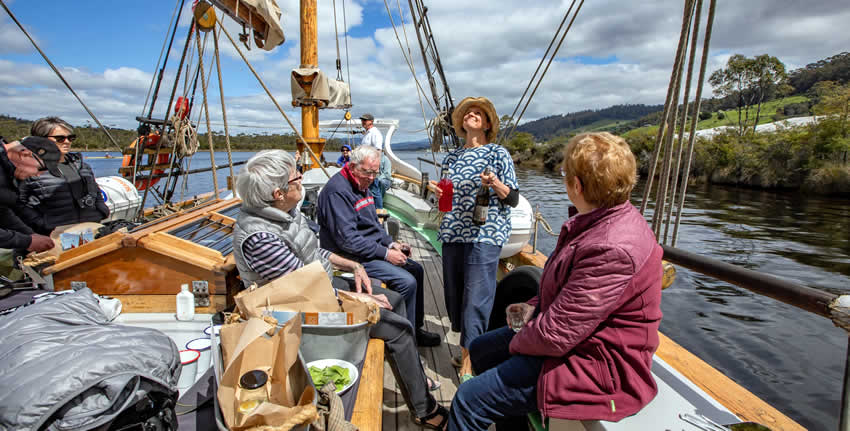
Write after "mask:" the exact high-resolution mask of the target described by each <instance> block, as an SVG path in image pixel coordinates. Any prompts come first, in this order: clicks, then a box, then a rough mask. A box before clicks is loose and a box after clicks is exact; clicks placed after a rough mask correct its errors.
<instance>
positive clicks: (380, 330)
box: [333, 277, 430, 417]
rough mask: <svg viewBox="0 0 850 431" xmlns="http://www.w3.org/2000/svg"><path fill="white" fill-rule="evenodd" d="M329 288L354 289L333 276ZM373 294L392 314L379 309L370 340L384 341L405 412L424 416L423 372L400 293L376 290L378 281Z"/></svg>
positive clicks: (425, 394) (428, 395)
mask: <svg viewBox="0 0 850 431" xmlns="http://www.w3.org/2000/svg"><path fill="white" fill-rule="evenodd" d="M333 285H334V287H335V288H337V289H342V290H349V291H351V290H354V284H353V281H352V280H345V279H343V278H341V277H334V279H333ZM372 294H373V295H386V296H387V300H388V302H389V303H390V305H392V306H393V311H390V310H385V309H383V308H382V309H381V320H379V321H378V323H377V324H375V325H373V326H372V328H371V329H370V330H369V336H370V337H371V338H377V339H379V340H384V347H385V350H386V352H387V360H388V361H389V363H390V368H391V369H392V370H393V374H394V375H395V379H396V381H397V382H398V386H399V388H401V395H402V397H404V401H405V403H407V407H408V409H410V411H411V412H413V414H414V415H416V417H423V416H425V415H426V414H428V413H429V412H428V408H429V404H430V403H429V397H430V394H428V388H427V384H426V382H425V370H424V369H422V362H420V360H419V351H418V350H417V349H416V338H415V335H414V331H413V327H412V326H410V322H409V321H408V320H407V316H406V310H405V308H406V307H405V304H404V298H403V297H402V296H401V294H399V293H397V292H393V291H391V290H389V289H384V288H382V287H380V282H377V283H376V282H373V283H372Z"/></svg>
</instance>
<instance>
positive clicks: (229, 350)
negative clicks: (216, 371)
mask: <svg viewBox="0 0 850 431" xmlns="http://www.w3.org/2000/svg"><path fill="white" fill-rule="evenodd" d="M269 334H271V335H269ZM220 340H221V349H222V355H223V359H224V361H223V363H224V373H223V374H222V376H221V382H219V387H218V393H217V395H218V401H219V405H220V407H221V413H222V416H223V417H224V420H225V422H226V423H227V425H228V427H229V428H230V429H231V430H233V431H241V430H246V429H249V428H253V427H257V426H263V425H269V426H275V427H278V426H281V425H282V424H287V423H291V424H300V423H304V422H305V421H306V422H310V421H312V420H313V419H314V418H315V413H316V409H315V406H314V405H313V404H312V401H313V398H314V392H313V391H314V389H313V388H312V386H310V385H309V382H308V383H307V384H306V385H304V386H305V389H304V390H303V391H302V392H301V393H293V387H292V386H293V385H292V384H291V382H290V380H291V379H292V377H293V376H295V375H297V374H296V371H298V370H295V369H294V368H295V367H300V366H301V364H300V362H299V361H298V346H299V345H300V343H301V319H300V318H298V319H292V320H290V321H289V322H286V324H285V325H283V327H282V328H280V329H278V330H275V326H274V325H271V324H269V323H266V322H265V321H263V320H262V319H249V320H247V321H244V322H240V323H234V324H229V325H224V326H223V327H222V328H221V335H220ZM257 369H260V370H263V371H266V372H267V373H268V375H269V383H268V385H269V389H270V391H269V402H266V403H262V404H260V406H259V407H257V408H256V409H255V410H254V411H253V412H251V413H249V414H247V415H245V414H242V413H239V395H240V391H241V388H240V387H239V378H240V377H241V376H242V375H243V374H244V373H246V372H248V371H251V370H257ZM300 373H302V374H303V371H300ZM306 378H307V379H309V377H306Z"/></svg>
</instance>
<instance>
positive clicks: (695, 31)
mask: <svg viewBox="0 0 850 431" xmlns="http://www.w3.org/2000/svg"><path fill="white" fill-rule="evenodd" d="M701 12H702V0H697V2H696V10H695V14H694V18H693V24H691V26H692V30H691V52H690V54H688V76H687V78H686V79H685V93H684V94H683V100H682V115H681V116H680V118H681V120H680V121H679V136H678V141H677V143H676V146H677V147H678V150H679V154H678V155H677V156H676V167H675V168H673V177H672V178H671V180H672V184H671V185H670V196H671V199H670V206H669V209H668V210H667V218H666V220H665V221H664V239H663V243H664V244H666V243H667V234H668V232H669V231H670V221H671V220H670V219H671V217H672V216H673V208H674V207H675V197H676V188H677V187H678V185H679V174H680V172H681V169H682V156H683V155H684V145H683V143H684V139H685V122H686V121H687V119H688V98H689V96H690V94H691V82H692V80H693V75H694V59H695V58H696V51H697V41H698V39H699V28H700V18H701V16H702V13H701ZM698 114H699V111H696V112H695V114H692V115H697V116H698ZM668 175H669V172H668Z"/></svg>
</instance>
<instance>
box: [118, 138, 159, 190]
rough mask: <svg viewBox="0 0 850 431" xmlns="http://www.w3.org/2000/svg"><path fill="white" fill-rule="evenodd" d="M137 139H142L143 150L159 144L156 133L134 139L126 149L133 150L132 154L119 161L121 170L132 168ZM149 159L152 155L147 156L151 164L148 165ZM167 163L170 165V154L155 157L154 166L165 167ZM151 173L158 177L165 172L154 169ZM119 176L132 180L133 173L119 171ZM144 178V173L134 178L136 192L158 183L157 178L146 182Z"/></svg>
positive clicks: (145, 175)
mask: <svg viewBox="0 0 850 431" xmlns="http://www.w3.org/2000/svg"><path fill="white" fill-rule="evenodd" d="M139 139H142V141H143V144H142V147H143V149H144V148H150V147H154V148H155V147H156V144H157V142H159V139H160V135H158V134H156V133H150V134H148V135H147V136H141V137H139V138H136V140H134V141H133V142H132V143H131V144H130V146H129V147H128V148H130V149H131V150H133V154H125V155H124V159H123V160H122V161H121V167H122V168H126V167H133V166H134V165H135V159H136V155H135V150H136V145H138V144H139ZM151 157H153V155H152V154H149V155H148V164H151V163H150V158H151ZM169 163H171V154H160V155H159V157H157V160H156V165H165V164H169ZM153 173H154V175H158V174H163V173H165V171H164V170H162V169H154V170H153ZM121 176H123V177H124V178H127V179H132V178H133V172H132V171H130V170H121ZM146 177H147V174H144V173H139V174H138V175H137V176H136V182H135V184H134V185H135V186H136V189H137V190H144V189H146V188H148V187H153V186H154V185H156V183H158V182H159V178H151V179H150V180H148V179H147V178H146Z"/></svg>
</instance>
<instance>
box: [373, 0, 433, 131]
mask: <svg viewBox="0 0 850 431" xmlns="http://www.w3.org/2000/svg"><path fill="white" fill-rule="evenodd" d="M384 6H385V7H386V9H387V16H389V18H390V24H392V26H393V33H395V39H396V41H398V47H399V49H401V55H402V56H404V61H405V63H407V67H408V69H410V73H411V74H412V75H413V82H415V83H416V89H417V91H419V92H422V94H425V90H424V89H422V85H421V84H420V83H419V79H418V78H417V77H416V69H415V68H414V67H413V63H411V61H410V58H408V56H407V53H406V52H404V46H402V44H401V38H400V37H399V35H398V30H397V29H396V27H395V20H393V14H392V12H390V5H389V3H387V0H384ZM428 106H429V107H430V108H431V110H433V111H434V114H438V113H439V111H438V109H437V108H435V107H434V106H433V105H431V103H430V101H429V102H428Z"/></svg>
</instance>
